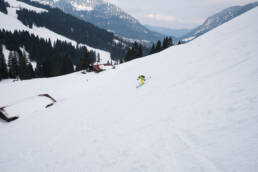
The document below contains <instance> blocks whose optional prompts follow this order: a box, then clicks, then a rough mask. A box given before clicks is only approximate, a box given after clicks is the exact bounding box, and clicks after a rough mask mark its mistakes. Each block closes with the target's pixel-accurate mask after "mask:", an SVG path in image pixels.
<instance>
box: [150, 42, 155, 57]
mask: <svg viewBox="0 0 258 172" xmlns="http://www.w3.org/2000/svg"><path fill="white" fill-rule="evenodd" d="M154 53H155V44H152V47H151V50H150V55H151V54H154Z"/></svg>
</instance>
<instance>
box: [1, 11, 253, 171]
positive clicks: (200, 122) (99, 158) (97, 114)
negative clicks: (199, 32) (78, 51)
mask: <svg viewBox="0 0 258 172" xmlns="http://www.w3.org/2000/svg"><path fill="white" fill-rule="evenodd" d="M257 16H258V9H257V8H255V9H253V10H251V11H249V12H247V13H246V14H243V15H241V16H239V17H238V18H235V19H233V20H232V21H230V22H229V23H226V24H224V25H222V26H220V27H218V28H216V29H215V30H213V31H211V32H209V33H207V34H205V35H203V36H201V37H199V38H198V39H195V40H194V41H192V42H190V43H189V44H184V45H181V46H175V47H172V48H170V49H167V50H165V51H163V52H161V53H158V54H155V55H152V56H149V57H146V58H142V59H138V60H135V61H132V62H129V63H125V64H122V65H119V66H117V68H116V69H115V70H109V71H106V72H103V73H99V74H93V73H92V74H86V75H83V74H81V73H80V72H78V73H73V74H70V75H65V76H61V77H55V78H49V79H33V80H29V81H17V82H14V83H9V82H3V83H0V97H1V98H0V105H1V106H5V105H10V106H8V107H7V108H6V110H7V112H8V113H9V114H10V115H11V116H14V115H19V116H20V118H19V119H18V120H17V121H14V122H12V123H4V122H0V137H1V141H0V169H1V172H18V171H19V172H20V171H38V172H41V171H42V172H46V171H62V172H71V171H73V172H84V171H89V172H121V171H123V172H137V171H139V172H143V171H144V172H145V171H148V172H157V171H158V172H171V171H173V172H203V171H204V172H256V171H258V58H257V55H258V49H257V47H258V40H257V35H258V25H257V23H255V22H254V21H256V18H257ZM140 74H144V75H146V76H151V79H150V80H149V82H148V83H147V84H145V85H143V86H142V87H140V88H138V89H136V85H137V81H136V79H137V77H138V75H140ZM41 93H48V94H50V95H51V96H53V97H54V98H55V99H57V103H56V104H55V105H54V106H52V107H50V108H48V109H46V108H45V105H46V104H48V103H50V102H49V100H48V99H46V98H43V97H37V95H38V94H41Z"/></svg>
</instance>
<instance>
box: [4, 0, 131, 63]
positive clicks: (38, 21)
mask: <svg viewBox="0 0 258 172" xmlns="http://www.w3.org/2000/svg"><path fill="white" fill-rule="evenodd" d="M5 1H6V2H7V3H9V4H10V7H7V11H8V12H7V14H5V13H3V12H0V17H1V20H2V21H4V22H1V23H0V29H5V30H6V31H12V32H14V31H15V30H16V31H27V32H29V33H30V34H34V35H35V36H38V37H39V38H43V39H45V40H46V41H48V40H49V39H50V41H51V42H52V44H54V42H56V41H57V40H60V41H65V42H68V43H71V44H72V45H73V46H75V47H76V46H77V44H78V46H86V47H87V48H88V49H89V50H93V51H95V52H96V53H99V54H100V55H101V56H102V57H103V59H110V56H112V58H113V59H121V58H123V56H124V54H125V49H126V48H125V47H126V46H127V43H126V42H123V41H122V40H121V39H119V38H117V37H115V36H114V34H113V33H110V32H108V31H105V30H104V29H100V28H98V27H96V26H94V25H92V24H90V23H86V22H84V21H82V20H79V19H77V18H76V17H73V16H71V15H68V14H65V13H63V12H62V11H61V10H58V9H52V8H50V7H47V6H43V5H42V6H40V7H35V6H33V3H30V4H28V2H27V3H24V2H26V1H24V2H20V1H16V0H5ZM35 9H37V10H38V11H37V10H35ZM60 18H61V19H62V20H60ZM116 42H118V43H116ZM122 44H123V45H122Z"/></svg>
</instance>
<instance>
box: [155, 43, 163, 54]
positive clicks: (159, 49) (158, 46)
mask: <svg viewBox="0 0 258 172" xmlns="http://www.w3.org/2000/svg"><path fill="white" fill-rule="evenodd" d="M161 50H162V46H161V41H160V40H158V42H157V45H156V50H155V52H156V53H158V52H160V51H161Z"/></svg>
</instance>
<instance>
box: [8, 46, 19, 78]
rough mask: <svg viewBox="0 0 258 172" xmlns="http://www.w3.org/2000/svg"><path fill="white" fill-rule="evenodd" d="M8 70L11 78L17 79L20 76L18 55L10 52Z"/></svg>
mask: <svg viewBox="0 0 258 172" xmlns="http://www.w3.org/2000/svg"><path fill="white" fill-rule="evenodd" d="M8 68H9V76H10V78H17V77H18V74H19V67H18V61H17V53H16V52H14V51H10V53H9V56H8Z"/></svg>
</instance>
